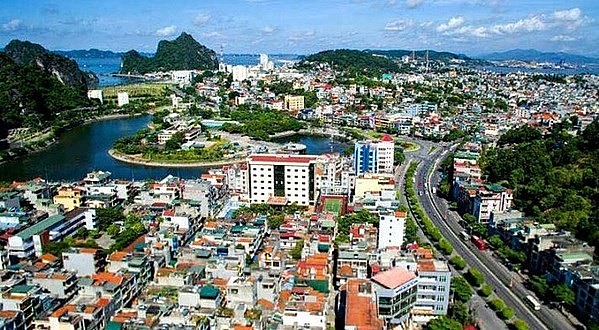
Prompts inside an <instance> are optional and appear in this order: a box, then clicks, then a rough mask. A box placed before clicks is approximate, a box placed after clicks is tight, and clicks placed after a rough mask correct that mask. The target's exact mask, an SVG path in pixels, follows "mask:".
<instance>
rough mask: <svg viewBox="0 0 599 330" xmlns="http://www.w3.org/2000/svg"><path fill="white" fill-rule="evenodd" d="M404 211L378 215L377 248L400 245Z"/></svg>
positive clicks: (403, 226)
mask: <svg viewBox="0 0 599 330" xmlns="http://www.w3.org/2000/svg"><path fill="white" fill-rule="evenodd" d="M406 215H407V214H406V212H404V211H393V212H389V213H388V214H381V215H380V216H379V219H380V222H379V240H378V246H377V247H378V249H379V250H382V249H385V248H387V247H392V246H394V247H401V245H402V244H403V238H404V233H405V226H406Z"/></svg>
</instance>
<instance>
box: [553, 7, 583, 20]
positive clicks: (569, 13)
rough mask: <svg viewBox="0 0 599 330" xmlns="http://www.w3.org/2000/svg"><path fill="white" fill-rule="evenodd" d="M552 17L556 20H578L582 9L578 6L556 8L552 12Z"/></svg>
mask: <svg viewBox="0 0 599 330" xmlns="http://www.w3.org/2000/svg"><path fill="white" fill-rule="evenodd" d="M553 18H554V19H556V20H558V21H578V20H580V19H581V18H582V10H580V8H572V9H566V10H558V11H555V12H553Z"/></svg>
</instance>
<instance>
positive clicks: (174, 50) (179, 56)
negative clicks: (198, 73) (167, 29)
mask: <svg viewBox="0 0 599 330" xmlns="http://www.w3.org/2000/svg"><path fill="white" fill-rule="evenodd" d="M216 68H218V60H217V57H216V53H215V52H214V51H213V50H212V49H209V48H207V47H206V46H204V45H202V44H200V43H199V42H197V41H196V40H195V39H194V38H193V37H192V36H191V35H190V34H187V33H185V32H183V33H181V35H180V36H179V37H177V38H176V39H175V40H173V41H168V40H161V41H160V42H159V43H158V49H157V50H156V54H155V55H154V56H153V57H146V56H143V55H141V54H140V53H138V52H137V51H135V50H130V51H128V52H126V53H125V54H123V57H122V68H121V71H120V73H123V74H145V73H148V72H157V71H171V70H214V69H216Z"/></svg>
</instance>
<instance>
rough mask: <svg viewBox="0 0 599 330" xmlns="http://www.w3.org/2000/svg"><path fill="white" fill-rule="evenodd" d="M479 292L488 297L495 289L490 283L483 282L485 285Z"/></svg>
mask: <svg viewBox="0 0 599 330" xmlns="http://www.w3.org/2000/svg"><path fill="white" fill-rule="evenodd" d="M478 293H479V294H480V295H481V296H483V297H488V296H490V295H491V293H493V289H492V288H491V286H490V285H488V284H486V283H485V284H483V286H482V287H481V288H480V290H478Z"/></svg>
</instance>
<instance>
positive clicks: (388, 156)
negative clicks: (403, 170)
mask: <svg viewBox="0 0 599 330" xmlns="http://www.w3.org/2000/svg"><path fill="white" fill-rule="evenodd" d="M394 152H395V143H394V142H393V138H392V137H391V136H390V135H388V134H385V135H384V136H383V137H382V138H381V139H380V140H378V141H372V140H366V141H358V142H356V144H355V146H354V160H353V162H354V164H353V167H354V171H355V172H356V175H362V174H364V173H374V174H380V173H393V161H394Z"/></svg>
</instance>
